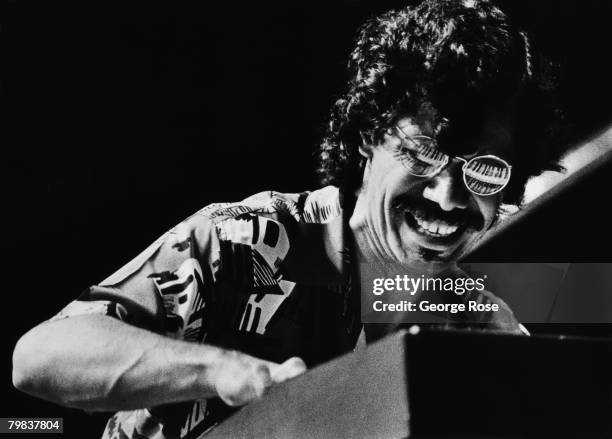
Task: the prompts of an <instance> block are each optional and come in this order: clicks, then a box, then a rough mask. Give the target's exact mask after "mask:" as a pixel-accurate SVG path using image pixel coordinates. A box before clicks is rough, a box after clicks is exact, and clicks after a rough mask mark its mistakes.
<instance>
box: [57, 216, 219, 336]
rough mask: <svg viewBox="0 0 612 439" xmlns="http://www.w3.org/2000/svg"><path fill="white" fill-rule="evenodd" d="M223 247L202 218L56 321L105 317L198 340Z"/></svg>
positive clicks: (181, 226) (186, 223) (160, 243)
mask: <svg viewBox="0 0 612 439" xmlns="http://www.w3.org/2000/svg"><path fill="white" fill-rule="evenodd" d="M218 247H219V244H218V238H217V234H216V232H215V227H214V225H213V224H212V223H211V221H210V220H209V219H208V217H207V216H205V215H201V214H200V213H197V214H195V215H193V216H192V217H190V218H188V219H187V220H185V221H183V222H182V223H180V224H179V225H178V226H176V227H174V228H173V229H172V230H170V231H168V232H167V233H165V234H164V235H163V236H161V237H160V238H159V239H158V240H157V241H155V242H154V243H153V244H151V245H150V246H149V247H148V248H147V249H145V250H144V251H143V252H142V253H141V254H140V255H138V256H137V257H136V258H134V259H133V260H132V261H130V262H129V263H127V264H126V265H125V266H123V267H122V268H121V269H119V270H118V271H117V272H115V273H114V274H112V275H111V276H109V277H108V278H106V279H105V280H104V281H102V282H101V283H100V284H99V285H95V286H92V287H90V288H88V289H86V290H85V291H83V293H82V294H81V295H80V296H79V297H78V298H77V299H76V300H74V301H73V302H71V303H69V304H68V305H67V306H66V307H65V308H64V309H62V311H60V312H59V313H58V314H57V315H56V316H54V317H53V318H52V319H51V320H58V319H62V318H68V317H72V316H76V315H83V314H101V315H107V316H110V317H114V318H117V319H119V320H122V321H124V322H126V323H129V324H132V325H135V326H138V327H141V328H145V329H149V330H151V331H155V332H158V333H164V334H165V335H168V336H171V337H175V338H184V339H190V338H193V339H197V338H199V337H200V336H201V332H202V328H203V318H204V312H203V310H204V308H205V289H206V288H207V286H210V285H211V284H212V266H213V260H214V259H215V256H214V254H215V252H218Z"/></svg>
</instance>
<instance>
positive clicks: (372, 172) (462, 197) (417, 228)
mask: <svg viewBox="0 0 612 439" xmlns="http://www.w3.org/2000/svg"><path fill="white" fill-rule="evenodd" d="M397 126H398V127H399V128H401V130H402V131H403V133H404V134H405V135H406V136H407V137H411V136H418V135H425V136H428V137H432V138H435V137H436V133H437V130H438V129H439V125H436V126H434V124H433V123H429V122H428V120H427V118H419V119H418V122H417V120H416V119H415V118H409V117H405V118H402V119H400V120H399V121H398V122H397ZM478 138H480V139H481V140H479V141H478V144H477V145H473V149H472V151H474V152H473V153H472V154H469V155H464V156H462V157H463V158H466V159H469V158H471V157H474V156H476V155H485V154H492V155H496V156H498V157H500V158H503V159H509V157H508V153H509V149H510V145H511V138H510V133H509V130H508V129H506V128H505V127H504V126H503V124H500V123H493V122H490V121H489V122H487V124H486V127H485V129H484V130H483V135H482V136H478ZM401 145H402V139H401V138H400V137H399V134H398V132H397V131H396V130H393V129H390V130H388V131H387V133H386V134H385V136H384V139H383V142H382V143H381V144H379V145H376V146H371V147H366V148H363V151H362V153H363V155H364V156H366V157H367V164H366V167H365V171H364V179H363V186H362V188H361V192H360V193H359V196H358V199H357V204H356V207H355V211H354V214H353V216H352V218H351V220H350V225H351V229H352V230H353V231H354V233H355V237H356V240H357V243H358V245H359V247H360V249H361V251H362V252H363V253H364V254H366V255H368V254H369V255H370V256H372V255H373V256H374V257H376V258H377V259H378V260H381V261H390V262H394V263H400V264H402V265H405V266H411V267H414V268H418V269H427V270H431V269H435V267H436V266H438V267H441V268H442V267H445V266H447V265H449V264H450V263H452V262H453V261H456V260H457V258H459V256H461V255H462V254H464V253H465V252H466V250H468V249H469V248H471V247H472V246H473V244H474V243H475V242H476V241H477V240H478V239H479V238H480V237H482V235H483V234H484V233H485V232H486V230H488V229H489V227H490V226H491V225H492V224H493V222H494V221H495V219H496V217H497V212H498V208H499V204H500V200H501V194H502V193H503V192H501V193H498V194H495V195H490V196H478V195H474V194H473V193H471V192H470V191H469V190H468V189H467V188H466V186H465V184H464V183H463V173H462V165H463V162H462V161H459V160H451V161H450V162H449V164H448V165H447V166H446V167H445V168H444V169H442V171H440V172H439V173H438V174H436V175H434V176H432V177H416V176H414V175H412V174H411V173H410V172H409V171H408V170H407V169H406V168H405V167H404V165H403V164H402V162H401V160H400V159H399V157H398V154H400V151H401Z"/></svg>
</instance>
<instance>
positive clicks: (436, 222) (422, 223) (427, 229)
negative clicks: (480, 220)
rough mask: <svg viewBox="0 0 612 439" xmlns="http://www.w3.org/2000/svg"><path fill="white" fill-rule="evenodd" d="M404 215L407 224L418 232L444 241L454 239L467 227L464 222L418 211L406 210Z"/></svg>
mask: <svg viewBox="0 0 612 439" xmlns="http://www.w3.org/2000/svg"><path fill="white" fill-rule="evenodd" d="M404 217H405V219H406V223H407V224H408V226H410V228H412V229H413V230H415V231H416V232H418V233H419V234H421V235H424V236H427V237H430V238H437V239H439V240H442V241H445V242H450V241H454V240H455V239H456V238H458V237H459V236H460V235H461V234H462V233H463V231H464V230H465V229H466V227H467V226H466V224H465V223H458V222H448V221H445V220H443V219H439V218H430V217H427V216H426V215H425V214H424V213H423V212H420V211H410V210H406V211H404Z"/></svg>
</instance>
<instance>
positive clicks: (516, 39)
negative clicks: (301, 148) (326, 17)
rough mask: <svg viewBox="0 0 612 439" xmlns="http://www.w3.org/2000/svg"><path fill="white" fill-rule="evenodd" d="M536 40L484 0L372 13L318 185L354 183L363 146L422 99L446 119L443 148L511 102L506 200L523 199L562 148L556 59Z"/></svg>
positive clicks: (323, 149) (447, 0)
mask: <svg viewBox="0 0 612 439" xmlns="http://www.w3.org/2000/svg"><path fill="white" fill-rule="evenodd" d="M533 46H534V43H533V41H532V38H530V37H529V36H528V35H527V34H526V33H525V32H522V31H521V30H520V29H519V28H517V27H516V26H514V25H513V24H512V23H511V20H510V18H509V17H508V16H507V15H506V14H505V13H504V12H502V11H501V10H500V9H499V8H498V7H497V6H495V5H494V4H493V3H491V2H489V1H486V0H425V1H423V2H421V3H419V4H418V5H416V6H409V7H406V8H404V9H401V10H393V11H389V12H387V13H385V14H383V15H381V16H379V17H377V18H374V19H372V20H369V21H368V22H366V23H365V24H364V25H363V26H362V27H361V29H360V31H359V35H358V38H357V41H356V45H355V48H354V50H353V52H352V53H351V55H350V59H349V63H348V67H349V74H350V79H349V81H348V87H347V91H346V93H344V94H343V95H341V96H340V97H339V99H337V101H336V102H335V103H334V105H333V106H332V111H331V115H330V120H329V124H328V126H327V129H326V133H325V135H324V137H323V140H322V142H321V145H320V148H319V153H318V159H319V166H318V170H317V171H318V174H319V177H320V181H321V183H322V184H324V185H327V184H334V185H336V186H340V187H341V188H344V189H345V190H349V191H350V190H355V189H356V188H358V187H359V185H360V184H361V177H362V156H361V155H360V154H359V147H360V146H361V145H363V144H364V143H366V144H370V145H376V144H378V142H380V141H381V140H382V138H383V135H384V132H385V131H386V130H387V129H388V128H389V127H390V126H391V125H392V124H393V123H394V122H395V121H396V120H397V119H398V118H399V117H402V116H416V115H417V114H418V112H419V111H420V109H422V107H423V105H427V106H429V107H433V108H434V109H435V111H436V113H438V114H439V115H440V117H444V118H445V119H447V120H448V121H449V123H448V127H449V128H448V129H445V130H444V131H443V133H442V134H440V136H439V137H438V143H439V144H440V147H441V148H442V149H445V148H444V143H445V142H444V137H446V138H449V139H450V138H455V139H457V138H458V136H457V134H458V135H459V137H461V136H462V138H464V139H469V137H470V135H471V134H470V133H473V135H477V133H479V132H480V131H481V128H482V123H483V121H484V118H485V115H486V113H487V112H488V111H489V110H490V109H491V108H494V107H495V104H496V103H500V102H509V101H510V100H511V99H512V100H513V102H515V106H514V110H515V116H514V117H515V131H514V137H513V139H514V143H515V145H514V155H515V158H514V160H513V177H512V180H511V183H510V184H509V186H508V188H507V189H506V192H505V194H504V200H503V201H504V202H505V203H511V204H519V203H520V201H521V199H522V195H523V191H524V185H525V183H526V181H527V179H528V178H529V177H530V176H533V175H537V174H539V173H540V172H542V171H543V170H545V169H553V170H560V169H561V168H560V166H558V165H557V164H556V162H558V160H559V158H560V156H561V155H562V153H563V152H564V151H565V149H566V147H565V146H564V144H563V143H562V142H560V141H559V139H560V133H561V128H562V126H563V111H562V110H561V106H560V104H559V99H558V95H557V93H556V89H557V87H556V84H557V82H558V81H557V78H556V68H555V67H556V66H555V65H554V64H553V63H551V62H550V61H548V60H547V59H545V57H544V56H542V55H541V54H539V53H537V51H536V50H535V49H534V47H533ZM479 125H480V126H479ZM468 143H469V142H468ZM453 148H455V149H454V150H453V152H454V153H466V152H468V151H466V150H463V151H461V150H459V151H458V150H457V149H456V146H453Z"/></svg>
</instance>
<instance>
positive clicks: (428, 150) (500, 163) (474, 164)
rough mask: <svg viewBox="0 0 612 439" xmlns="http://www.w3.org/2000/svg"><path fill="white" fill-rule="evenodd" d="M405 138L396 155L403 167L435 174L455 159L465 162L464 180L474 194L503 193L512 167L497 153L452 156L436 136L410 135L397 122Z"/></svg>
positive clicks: (418, 173) (414, 172) (420, 174)
mask: <svg viewBox="0 0 612 439" xmlns="http://www.w3.org/2000/svg"><path fill="white" fill-rule="evenodd" d="M395 128H396V129H397V131H398V135H399V137H400V139H401V140H402V143H401V147H400V150H398V151H397V156H398V158H399V160H400V161H401V163H402V164H403V165H404V167H405V168H406V169H407V170H408V172H410V173H411V174H412V175H414V176H416V177H433V176H434V175H436V174H438V173H439V172H441V171H442V169H444V168H445V167H446V166H447V165H448V163H449V162H450V161H451V160H452V159H457V160H460V161H462V162H463V166H462V168H461V169H462V171H463V182H464V183H465V186H466V187H467V188H468V190H469V191H470V192H472V193H473V194H475V195H480V196H488V195H494V194H496V193H498V192H500V191H501V190H502V189H504V188H505V187H506V185H507V184H508V182H509V181H510V174H511V171H512V166H511V165H509V164H508V162H506V161H505V160H503V159H500V158H499V157H497V156H494V155H480V156H478V157H474V158H471V159H469V160H467V159H464V158H463V157H451V156H449V155H448V154H445V153H443V152H441V151H440V150H439V149H438V145H437V143H436V141H435V140H434V139H432V138H431V137H427V136H408V135H407V134H406V133H405V132H404V131H403V130H402V129H401V128H400V127H399V126H397V125H395Z"/></svg>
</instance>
